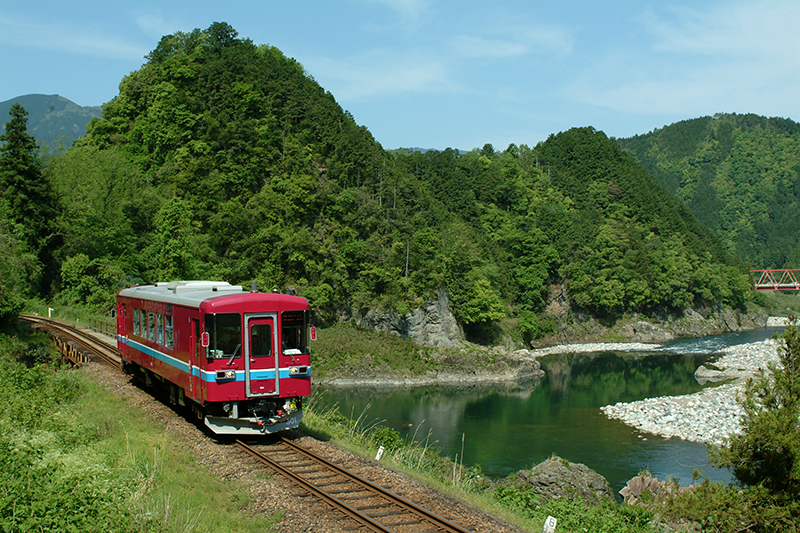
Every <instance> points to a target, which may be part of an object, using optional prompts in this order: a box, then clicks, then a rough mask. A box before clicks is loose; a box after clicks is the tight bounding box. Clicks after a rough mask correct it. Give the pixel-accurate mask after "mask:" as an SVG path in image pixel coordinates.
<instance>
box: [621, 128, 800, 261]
mask: <svg viewBox="0 0 800 533" xmlns="http://www.w3.org/2000/svg"><path fill="white" fill-rule="evenodd" d="M619 143H620V145H621V146H622V147H623V148H625V150H627V151H629V152H630V153H631V154H632V155H633V156H634V157H635V158H636V159H637V161H639V162H640V163H641V164H642V165H643V166H644V167H645V168H646V169H647V170H648V172H650V173H651V174H652V175H653V176H654V177H655V178H656V179H657V180H658V181H659V183H661V185H663V186H664V188H665V189H667V191H668V192H670V193H671V194H673V195H675V196H676V197H677V198H678V199H679V200H681V201H682V202H684V203H685V204H686V205H687V206H688V207H689V209H691V211H692V213H693V214H694V216H695V217H697V219H698V220H699V221H700V222H702V223H703V224H704V225H706V226H707V227H709V228H711V229H712V230H713V231H715V232H716V233H717V235H718V236H719V237H720V239H722V241H723V243H724V245H725V246H726V247H727V248H728V249H729V250H730V251H731V252H732V253H735V254H737V255H738V256H739V257H741V258H742V259H743V260H744V261H745V262H746V263H747V264H749V265H750V266H751V267H752V268H758V269H760V268H792V267H794V268H797V266H798V265H800V244H798V243H799V242H800V239H799V237H800V124H798V123H796V122H793V121H791V120H788V119H782V118H766V117H761V116H757V115H750V114H748V115H737V114H720V115H715V116H713V117H702V118H697V119H693V120H685V121H682V122H678V123H675V124H672V125H670V126H665V127H664V128H661V129H657V130H653V131H652V132H650V133H648V134H646V135H637V136H635V137H632V138H630V139H620V140H619Z"/></svg>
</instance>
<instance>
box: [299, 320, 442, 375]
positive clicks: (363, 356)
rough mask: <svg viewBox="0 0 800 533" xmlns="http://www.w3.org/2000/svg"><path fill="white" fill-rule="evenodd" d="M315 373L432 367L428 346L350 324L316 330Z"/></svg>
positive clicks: (409, 370) (415, 372)
mask: <svg viewBox="0 0 800 533" xmlns="http://www.w3.org/2000/svg"><path fill="white" fill-rule="evenodd" d="M312 350H313V353H312V357H313V361H314V373H315V375H316V376H319V377H322V376H343V375H350V376H352V375H363V374H364V372H369V374H370V375H372V374H377V373H384V371H389V372H397V373H401V374H406V373H408V374H412V375H418V374H424V373H425V372H427V371H428V370H432V369H433V367H435V365H434V364H432V363H431V361H430V360H429V358H430V354H431V353H432V350H433V349H431V348H425V347H422V346H420V345H418V344H417V343H415V342H414V341H412V340H410V339H403V338H401V337H399V336H397V335H392V334H389V333H384V332H380V331H374V330H366V329H362V328H358V327H355V326H352V325H349V324H340V325H336V326H333V327H330V328H326V329H320V330H318V336H317V340H316V341H315V342H314V343H313V344H312Z"/></svg>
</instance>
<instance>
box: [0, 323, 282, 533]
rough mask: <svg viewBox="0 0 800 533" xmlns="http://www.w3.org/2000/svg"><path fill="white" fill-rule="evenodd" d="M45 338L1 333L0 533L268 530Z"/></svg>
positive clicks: (243, 499)
mask: <svg viewBox="0 0 800 533" xmlns="http://www.w3.org/2000/svg"><path fill="white" fill-rule="evenodd" d="M52 355H53V353H52V347H51V343H50V340H49V338H48V337H46V336H44V335H38V336H34V337H24V336H22V335H9V334H0V375H3V387H0V531H22V532H28V531H30V532H34V531H36V532H40V531H58V532H81V533H83V532H93V531H96V532H104V533H105V532H113V531H117V532H143V531H159V532H164V533H169V532H181V533H190V532H200V531H238V532H250V531H252V532H255V531H265V530H268V529H269V527H270V525H271V524H272V523H273V521H274V519H272V518H269V517H268V518H255V517H253V516H251V515H249V514H247V513H245V512H242V511H241V509H242V508H245V507H246V505H247V503H248V500H249V498H248V496H247V495H245V494H242V493H239V492H236V490H235V489H236V487H233V486H231V485H227V484H225V483H223V482H221V481H219V480H218V479H215V478H213V477H211V476H210V475H209V474H208V472H206V471H205V470H204V468H203V467H201V466H200V465H198V464H197V463H196V462H195V460H194V458H193V457H192V456H191V455H187V454H186V453H185V452H182V451H181V450H180V446H179V445H178V444H177V443H176V442H175V441H174V439H172V438H171V437H170V436H169V435H168V434H165V433H164V431H163V428H160V427H157V425H156V424H154V423H152V422H147V421H146V420H145V419H144V417H143V416H142V415H141V413H140V412H139V411H138V410H137V409H134V408H131V406H130V405H128V404H127V403H126V401H125V400H124V399H122V398H120V397H119V396H116V395H114V394H113V393H110V392H109V391H107V390H105V389H103V388H101V387H99V386H98V385H96V384H94V383H93V382H92V381H91V380H90V379H88V378H87V377H86V376H85V375H84V374H83V373H81V372H78V371H75V370H71V369H69V368H66V367H60V366H59V365H58V364H56V363H53V362H49V361H48V356H52Z"/></svg>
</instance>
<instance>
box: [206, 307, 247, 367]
mask: <svg viewBox="0 0 800 533" xmlns="http://www.w3.org/2000/svg"><path fill="white" fill-rule="evenodd" d="M206 332H207V333H208V336H209V339H208V340H209V345H208V354H209V357H211V358H213V359H222V358H236V357H241V355H242V317H241V315H239V314H238V313H217V314H208V315H206Z"/></svg>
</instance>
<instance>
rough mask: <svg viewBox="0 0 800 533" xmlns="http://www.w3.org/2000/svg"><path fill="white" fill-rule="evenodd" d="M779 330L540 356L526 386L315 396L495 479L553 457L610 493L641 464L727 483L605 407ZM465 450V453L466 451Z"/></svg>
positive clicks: (688, 384) (676, 444)
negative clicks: (593, 475)
mask: <svg viewBox="0 0 800 533" xmlns="http://www.w3.org/2000/svg"><path fill="white" fill-rule="evenodd" d="M777 331H780V329H769V330H758V331H750V332H743V333H729V334H725V335H717V336H712V337H706V338H702V339H681V340H677V341H673V342H671V343H668V344H666V345H664V346H663V347H662V348H660V349H657V350H654V351H648V352H593V353H581V354H562V355H549V356H546V357H543V358H541V359H540V361H541V363H542V369H543V370H544V371H545V376H544V377H543V378H542V379H541V380H534V381H530V382H528V383H522V384H515V385H513V386H509V385H491V386H468V387H463V386H462V387H452V386H436V387H419V388H407V389H401V388H376V387H352V388H340V387H329V388H327V389H324V390H322V391H321V393H320V394H318V397H317V398H316V401H317V402H321V403H322V404H324V405H325V406H328V407H329V406H332V405H338V407H339V409H340V410H341V412H342V413H343V414H344V415H345V416H349V417H351V418H352V419H356V418H359V417H360V418H361V420H362V423H364V424H366V425H370V424H375V423H380V424H382V425H385V426H389V427H392V428H394V429H396V430H397V431H399V432H400V434H401V435H402V436H403V437H404V438H406V439H415V440H417V441H420V442H425V441H427V442H428V443H430V444H431V445H432V446H434V447H437V448H439V449H440V450H441V453H442V454H443V455H445V456H448V457H450V458H451V459H457V460H458V461H459V462H463V464H464V465H465V466H467V465H476V464H477V465H480V467H481V469H482V471H483V473H484V474H485V475H488V476H490V477H492V478H499V477H503V476H506V475H508V474H510V473H512V472H516V471H518V470H521V469H527V468H530V467H532V466H533V465H535V464H537V463H539V462H541V461H543V460H545V459H547V458H548V457H550V456H551V455H552V454H554V453H555V454H557V455H559V456H561V457H563V458H565V459H568V460H570V461H572V462H575V463H583V464H585V465H587V466H589V467H590V468H592V469H594V470H596V471H597V472H598V473H600V474H601V475H603V476H604V477H605V478H606V479H607V480H608V481H609V483H610V484H611V486H612V489H613V490H614V491H618V490H620V489H621V488H622V487H624V486H625V484H626V483H627V481H628V480H629V479H631V478H632V477H634V476H636V475H637V474H638V473H640V472H642V471H649V472H651V473H652V474H653V475H655V476H656V477H658V478H659V479H668V478H677V479H680V480H681V482H682V483H683V484H688V483H690V482H691V480H692V476H693V472H694V471H699V472H701V473H702V477H706V478H708V479H710V480H711V481H728V480H731V479H732V478H731V475H730V473H729V472H728V471H727V470H722V469H718V468H716V467H714V466H713V465H711V464H710V463H709V460H708V453H707V450H706V446H705V445H704V444H699V443H694V442H688V441H683V440H680V439H677V438H672V439H664V438H661V437H657V436H654V435H651V434H647V433H640V432H639V431H637V430H634V429H632V428H630V427H628V426H626V425H624V424H622V423H621V422H619V421H616V420H609V419H608V418H607V417H606V416H605V415H603V413H601V412H600V407H602V406H603V405H607V404H613V403H616V402H619V401H622V402H629V401H634V400H641V399H643V398H648V397H658V396H664V395H679V394H690V393H693V392H697V391H699V390H701V389H702V387H701V386H700V385H699V384H698V383H697V381H696V380H695V379H694V371H695V369H696V368H697V367H698V366H699V365H701V364H703V363H704V362H706V361H708V360H709V359H713V354H714V353H715V352H718V351H719V350H721V349H723V348H725V347H727V346H732V345H737V344H744V343H750V342H756V341H760V340H764V339H767V338H770V337H771V336H772V335H773V334H774V333H776V332H777ZM462 450H463V452H462Z"/></svg>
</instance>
